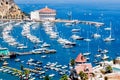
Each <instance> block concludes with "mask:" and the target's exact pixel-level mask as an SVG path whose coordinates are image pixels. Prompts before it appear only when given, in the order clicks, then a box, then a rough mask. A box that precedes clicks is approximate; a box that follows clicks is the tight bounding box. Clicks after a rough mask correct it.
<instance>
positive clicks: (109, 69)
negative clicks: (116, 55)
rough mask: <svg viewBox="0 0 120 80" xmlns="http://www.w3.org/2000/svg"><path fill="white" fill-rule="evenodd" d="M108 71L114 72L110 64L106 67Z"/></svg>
mask: <svg viewBox="0 0 120 80" xmlns="http://www.w3.org/2000/svg"><path fill="white" fill-rule="evenodd" d="M106 73H112V67H111V66H110V65H109V66H107V67H106Z"/></svg>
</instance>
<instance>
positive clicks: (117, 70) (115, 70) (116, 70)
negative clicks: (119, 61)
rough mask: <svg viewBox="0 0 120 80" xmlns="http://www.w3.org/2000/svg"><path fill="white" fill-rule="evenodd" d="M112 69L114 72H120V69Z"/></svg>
mask: <svg viewBox="0 0 120 80" xmlns="http://www.w3.org/2000/svg"><path fill="white" fill-rule="evenodd" d="M112 69H113V71H114V72H120V68H115V67H113V68H112Z"/></svg>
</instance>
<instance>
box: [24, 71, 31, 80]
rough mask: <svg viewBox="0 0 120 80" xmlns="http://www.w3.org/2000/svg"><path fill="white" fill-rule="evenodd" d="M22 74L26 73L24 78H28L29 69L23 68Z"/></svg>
mask: <svg viewBox="0 0 120 80" xmlns="http://www.w3.org/2000/svg"><path fill="white" fill-rule="evenodd" d="M24 74H25V75H26V80H28V76H29V74H30V71H29V70H28V69H25V70H24Z"/></svg>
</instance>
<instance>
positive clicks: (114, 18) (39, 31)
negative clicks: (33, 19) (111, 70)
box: [0, 4, 120, 80]
mask: <svg viewBox="0 0 120 80" xmlns="http://www.w3.org/2000/svg"><path fill="white" fill-rule="evenodd" d="M18 5H19V7H20V8H21V10H22V11H24V12H25V13H27V14H30V12H31V11H34V10H39V9H41V8H44V7H45V6H46V5H47V6H48V7H49V8H52V9H55V10H56V11H57V16H56V18H60V19H68V15H67V13H68V12H72V19H75V20H76V19H77V20H86V21H96V22H103V23H105V25H104V26H102V27H100V28H99V34H100V35H101V38H98V39H94V38H92V35H93V34H94V33H97V28H96V27H95V26H93V25H86V24H77V25H73V26H65V25H64V23H55V24H54V26H55V31H57V32H58V33H59V36H60V37H62V38H65V39H68V40H70V41H74V42H76V43H77V45H76V46H75V47H73V48H70V49H65V48H63V47H62V46H61V45H60V44H59V43H58V42H57V40H56V39H50V37H49V35H48V34H46V32H45V31H44V28H43V27H42V25H41V24H40V23H36V24H35V25H32V26H36V28H35V29H33V28H32V26H31V29H30V33H31V34H32V35H35V36H37V37H38V38H39V39H40V40H42V41H45V42H47V43H49V44H51V47H50V48H51V49H56V50H57V53H55V54H48V55H47V57H46V58H41V56H42V54H36V55H35V54H31V55H23V56H18V57H17V58H20V59H21V60H22V61H24V62H23V63H19V62H15V61H14V59H7V61H8V62H9V66H10V67H14V68H17V69H20V65H21V64H23V65H24V67H29V68H33V66H28V65H27V64H26V63H27V61H28V59H30V58H33V59H35V60H40V61H42V62H43V65H45V64H47V63H48V62H54V63H55V62H58V64H60V65H68V64H69V62H70V60H71V59H75V58H76V57H77V55H78V54H79V53H84V52H87V51H88V50H89V52H90V53H91V54H90V55H89V56H87V57H88V58H90V60H89V61H88V63H92V66H96V64H95V63H94V62H93V61H94V60H95V55H96V54H98V51H97V50H98V47H99V48H101V49H103V50H104V49H107V50H108V51H109V52H108V53H107V55H108V56H109V59H108V60H112V59H115V58H116V57H118V56H120V35H119V34H120V31H119V30H120V24H119V23H120V6H119V5H111V4H107V5H105V4H104V5H88V4H18ZM110 22H112V30H111V33H112V37H113V38H115V41H112V42H109V43H107V42H104V41H103V39H104V38H106V37H108V36H109V31H105V30H104V28H106V27H110ZM22 27H23V24H21V25H17V27H14V28H13V29H12V31H11V36H13V37H14V38H15V39H16V41H18V42H19V43H23V44H25V45H27V46H28V48H27V49H23V50H18V49H16V47H12V46H9V45H8V44H7V43H6V42H5V41H4V40H3V38H0V43H1V46H2V47H7V48H8V49H9V50H10V51H13V52H14V51H15V52H21V53H22V52H28V51H31V50H33V49H34V46H35V45H36V44H34V43H32V42H31V41H30V40H28V39H27V38H25V37H23V36H22V35H21V31H22ZM74 28H77V29H80V32H77V33H73V32H71V30H72V29H74ZM0 30H1V32H2V30H3V27H1V28H0ZM73 34H76V35H79V36H82V37H84V38H90V39H91V41H90V42H89V46H88V42H85V41H78V40H73V39H71V38H70V37H71V36H72V35H73ZM1 37H2V35H1ZM99 54H100V53H99ZM99 60H101V59H99ZM2 63H3V62H0V66H1V65H2ZM43 70H44V69H43ZM67 70H69V69H67ZM49 74H55V77H53V78H52V80H59V78H60V77H61V75H59V74H58V72H56V71H54V70H49V71H46V73H45V75H49ZM67 74H69V73H67ZM0 79H3V80H19V79H18V77H14V76H13V75H10V74H5V73H2V72H0ZM35 80H42V79H38V78H36V79H35Z"/></svg>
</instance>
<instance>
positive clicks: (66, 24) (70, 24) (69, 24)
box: [65, 23, 73, 26]
mask: <svg viewBox="0 0 120 80" xmlns="http://www.w3.org/2000/svg"><path fill="white" fill-rule="evenodd" d="M72 25H73V24H72V23H65V26H72Z"/></svg>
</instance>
